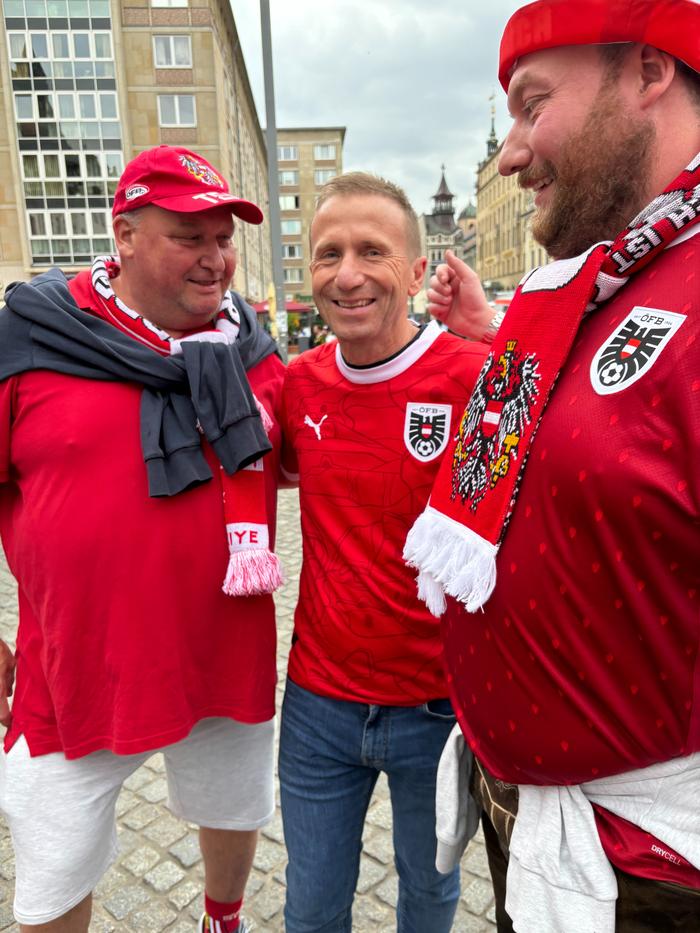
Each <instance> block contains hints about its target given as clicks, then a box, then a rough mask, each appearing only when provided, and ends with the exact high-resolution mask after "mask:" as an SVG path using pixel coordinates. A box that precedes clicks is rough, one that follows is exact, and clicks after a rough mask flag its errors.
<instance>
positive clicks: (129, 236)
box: [112, 214, 136, 259]
mask: <svg viewBox="0 0 700 933" xmlns="http://www.w3.org/2000/svg"><path fill="white" fill-rule="evenodd" d="M112 232H113V233H114V242H115V244H116V247H117V252H118V253H119V256H120V257H121V258H122V259H123V258H125V257H126V258H127V259H128V258H130V257H131V256H133V254H134V235H135V233H136V227H135V226H134V225H133V224H130V223H129V221H128V220H127V219H126V218H125V217H122V215H121V214H118V215H117V216H116V217H115V218H114V220H113V221H112Z"/></svg>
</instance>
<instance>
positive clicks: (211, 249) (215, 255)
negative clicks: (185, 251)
mask: <svg viewBox="0 0 700 933" xmlns="http://www.w3.org/2000/svg"><path fill="white" fill-rule="evenodd" d="M199 263H200V265H202V266H204V268H205V269H211V270H212V271H214V272H221V271H222V270H223V269H224V268H225V267H226V258H225V256H224V251H223V249H222V248H221V246H219V244H218V243H211V244H208V245H207V246H206V247H205V249H204V250H203V252H202V255H201V256H200V257H199Z"/></svg>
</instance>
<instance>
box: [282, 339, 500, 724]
mask: <svg viewBox="0 0 700 933" xmlns="http://www.w3.org/2000/svg"><path fill="white" fill-rule="evenodd" d="M486 350H487V348H486V347H485V346H484V345H483V344H478V343H469V342H467V341H464V340H461V339H459V338H457V337H454V336H453V335H451V334H447V333H442V332H441V331H440V329H439V327H438V325H437V324H435V323H433V324H430V325H429V326H428V327H427V328H425V330H424V331H422V333H420V334H419V335H418V336H417V338H416V339H415V340H414V341H413V342H412V343H410V344H409V345H408V346H407V347H406V348H404V350H403V351H401V352H400V353H399V354H397V355H396V356H395V357H392V358H391V359H390V360H388V361H385V362H382V363H380V364H377V365H376V366H370V367H363V368H355V367H350V366H348V365H347V364H345V362H344V361H343V358H342V355H341V353H340V348H339V345H338V344H337V343H335V342H334V343H329V344H324V345H322V346H320V347H318V348H317V349H315V350H312V351H309V352H307V353H304V354H303V355H302V356H300V357H299V358H298V359H297V360H295V361H294V362H293V363H292V364H291V365H290V367H289V369H288V371H287V375H286V379H285V385H284V399H283V432H284V436H285V443H286V444H288V445H290V447H291V449H292V450H291V458H290V459H288V461H287V464H286V466H287V470H288V472H290V473H291V472H295V471H296V469H297V465H298V471H299V475H300V501H301V522H302V532H303V541H304V560H303V566H302V571H301V580H300V585H299V603H298V606H297V610H296V615H295V620H294V621H295V627H294V640H293V643H292V651H291V655H290V660H289V675H290V677H291V678H292V680H293V681H294V682H295V683H297V684H299V685H300V686H301V687H303V688H305V689H306V690H309V691H311V692H312V693H316V694H321V695H323V696H329V697H334V698H336V699H341V700H351V701H359V702H363V703H373V704H382V705H395V706H414V705H418V704H420V703H423V702H425V701H426V700H431V699H437V698H439V697H444V696H446V695H447V686H446V683H445V673H444V667H443V662H442V648H441V643H440V636H439V623H438V621H437V619H435V618H434V617H433V616H432V615H431V614H430V613H429V611H428V610H427V609H426V607H425V605H424V604H423V603H422V602H420V601H419V600H418V598H417V591H416V580H415V573H414V571H413V570H410V569H409V568H408V567H407V566H406V565H405V563H404V561H403V558H402V550H403V545H404V541H405V538H406V533H407V531H408V529H409V528H410V527H411V525H412V523H413V521H414V520H415V518H416V517H417V516H418V515H419V513H420V512H421V511H422V509H423V508H424V507H425V504H426V502H427V501H428V496H429V494H430V489H431V487H432V483H433V480H434V479H435V475H436V473H437V469H438V466H439V463H440V459H441V456H442V454H443V452H444V450H445V448H446V446H447V441H448V439H449V437H450V436H451V434H452V433H453V432H454V430H455V429H456V427H457V424H458V421H459V417H460V416H461V413H462V408H463V406H464V399H465V398H466V397H468V396H469V393H470V392H471V389H472V386H473V384H474V381H475V379H476V377H477V375H478V373H479V370H480V368H481V365H482V363H483V360H484V356H485V354H486ZM294 458H296V461H297V462H296V463H295V462H294Z"/></svg>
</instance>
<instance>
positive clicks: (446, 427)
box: [403, 402, 452, 463]
mask: <svg viewBox="0 0 700 933" xmlns="http://www.w3.org/2000/svg"><path fill="white" fill-rule="evenodd" d="M451 417H452V406H451V405H430V404H428V403H426V402H408V403H407V405H406V420H405V421H404V428H403V438H404V441H405V443H406V447H407V448H408V451H409V453H411V454H413V456H414V457H415V458H416V460H422V461H423V462H424V463H427V462H428V461H429V460H434V459H435V458H436V457H439V456H440V454H441V453H442V452H443V450H444V449H445V447H446V446H447V441H448V438H449V431H450V418H451Z"/></svg>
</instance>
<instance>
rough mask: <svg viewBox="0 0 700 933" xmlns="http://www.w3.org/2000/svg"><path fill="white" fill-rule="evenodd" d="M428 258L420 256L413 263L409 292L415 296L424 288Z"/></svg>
mask: <svg viewBox="0 0 700 933" xmlns="http://www.w3.org/2000/svg"><path fill="white" fill-rule="evenodd" d="M427 264H428V260H427V259H426V258H425V256H419V257H418V259H414V260H413V262H412V263H411V281H410V283H409V286H408V294H409V295H410V296H411V297H413V296H414V295H417V294H418V292H419V291H420V290H421V288H423V279H424V278H425V268H426V266H427Z"/></svg>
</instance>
